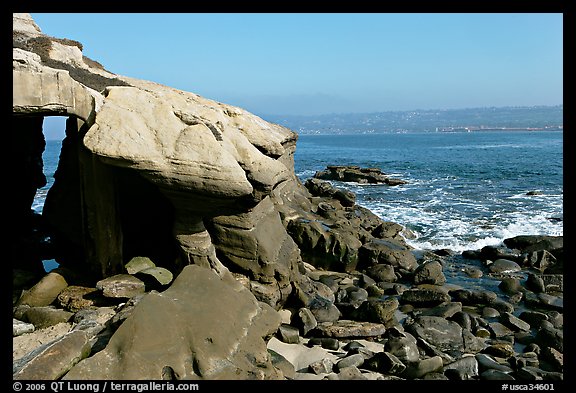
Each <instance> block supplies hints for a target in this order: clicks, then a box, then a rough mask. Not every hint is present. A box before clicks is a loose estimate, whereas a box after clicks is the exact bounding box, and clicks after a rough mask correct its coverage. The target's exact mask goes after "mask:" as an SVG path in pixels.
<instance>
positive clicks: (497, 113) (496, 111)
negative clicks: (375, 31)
mask: <svg viewBox="0 0 576 393" xmlns="http://www.w3.org/2000/svg"><path fill="white" fill-rule="evenodd" d="M563 114H564V107H563V105H556V106H531V107H500V108H496V107H490V108H467V109H437V110H414V111H395V112H376V113H348V114H327V115H318V116H297V115H263V116H261V117H263V118H264V119H265V120H267V121H270V122H273V123H277V124H280V125H283V126H286V127H288V128H290V129H292V130H294V131H296V132H298V133H300V134H354V133H359V134H367V133H387V132H410V131H417V132H422V131H424V132H426V131H429V132H436V131H444V132H450V131H463V130H469V131H481V130H487V129H509V130H514V129H539V130H540V129H541V130H559V129H560V130H561V129H562V126H563Z"/></svg>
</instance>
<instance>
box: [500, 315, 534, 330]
mask: <svg viewBox="0 0 576 393" xmlns="http://www.w3.org/2000/svg"><path fill="white" fill-rule="evenodd" d="M500 321H501V322H502V323H503V324H504V325H506V326H507V327H509V328H510V329H512V330H513V331H515V332H519V331H529V330H530V324H528V323H527V322H525V321H523V320H521V319H520V318H518V317H517V316H515V315H514V314H511V313H509V312H505V313H502V314H501V315H500Z"/></svg>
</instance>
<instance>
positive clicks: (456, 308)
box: [420, 302, 462, 319]
mask: <svg viewBox="0 0 576 393" xmlns="http://www.w3.org/2000/svg"><path fill="white" fill-rule="evenodd" d="M461 311H462V303H459V302H450V303H446V304H440V305H439V306H435V307H431V308H428V309H425V310H423V311H422V312H421V313H420V315H425V316H435V317H442V318H448V319H449V318H451V317H452V316H454V314H456V313H459V312H461Z"/></svg>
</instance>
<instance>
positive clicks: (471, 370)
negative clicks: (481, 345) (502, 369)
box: [443, 356, 478, 380]
mask: <svg viewBox="0 0 576 393" xmlns="http://www.w3.org/2000/svg"><path fill="white" fill-rule="evenodd" d="M443 370H444V374H446V376H448V374H447V371H448V370H456V371H457V372H458V378H457V379H460V380H468V379H473V378H474V377H477V376H478V361H477V360H476V358H475V357H474V356H464V357H462V358H460V359H458V360H456V361H454V362H452V363H450V364H447V365H446V366H444V368H443ZM448 378H450V377H449V376H448Z"/></svg>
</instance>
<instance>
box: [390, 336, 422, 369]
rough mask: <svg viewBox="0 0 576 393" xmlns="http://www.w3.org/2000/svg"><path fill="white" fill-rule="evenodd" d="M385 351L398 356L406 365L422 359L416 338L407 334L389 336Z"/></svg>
mask: <svg viewBox="0 0 576 393" xmlns="http://www.w3.org/2000/svg"><path fill="white" fill-rule="evenodd" d="M384 351H385V352H387V353H390V354H392V355H394V356H396V357H397V358H398V360H400V361H401V362H402V363H404V364H407V363H411V362H415V361H417V360H418V358H419V357H420V352H419V351H418V345H417V341H416V338H415V337H414V336H412V335H411V334H410V333H407V332H397V333H396V334H394V335H393V336H389V337H388V340H387V341H386V343H385V344H384Z"/></svg>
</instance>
